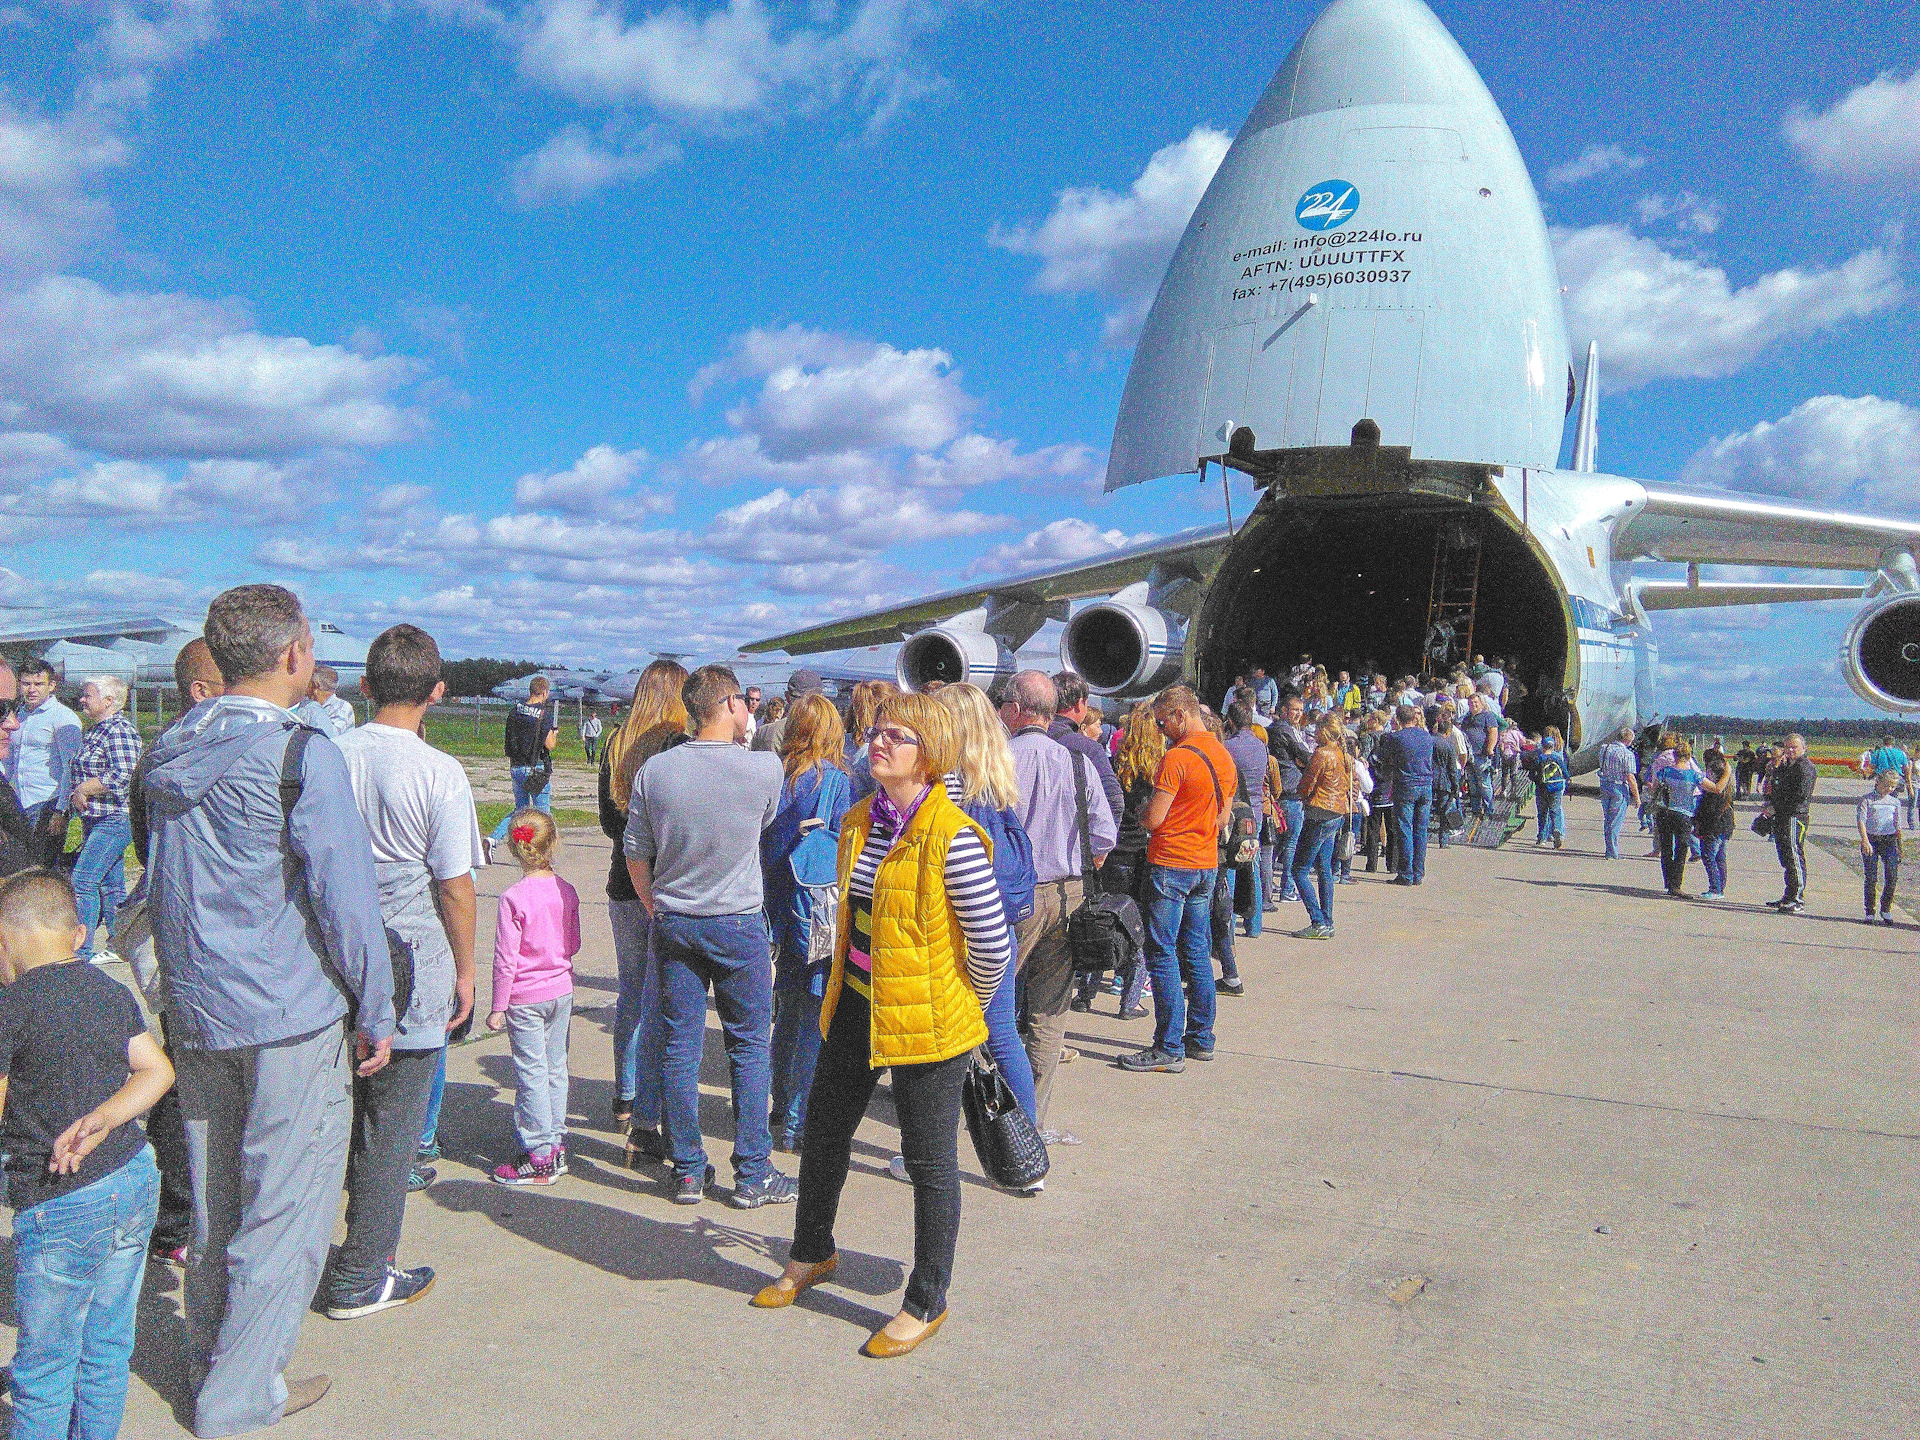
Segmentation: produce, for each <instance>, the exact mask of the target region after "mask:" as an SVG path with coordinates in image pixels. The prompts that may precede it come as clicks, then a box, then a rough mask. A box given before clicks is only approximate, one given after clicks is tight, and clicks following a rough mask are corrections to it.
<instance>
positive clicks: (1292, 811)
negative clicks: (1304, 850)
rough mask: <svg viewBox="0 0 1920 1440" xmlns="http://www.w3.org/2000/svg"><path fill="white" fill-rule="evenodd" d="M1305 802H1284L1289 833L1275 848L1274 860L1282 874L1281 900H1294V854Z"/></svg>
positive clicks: (1281, 808) (1282, 807) (1298, 838)
mask: <svg viewBox="0 0 1920 1440" xmlns="http://www.w3.org/2000/svg"><path fill="white" fill-rule="evenodd" d="M1306 808H1307V805H1306V802H1305V801H1304V800H1282V801H1281V802H1280V813H1281V814H1282V815H1284V816H1286V817H1287V833H1286V834H1284V835H1282V836H1281V837H1280V843H1279V844H1278V845H1277V846H1275V847H1274V857H1273V858H1274V860H1275V862H1276V864H1277V867H1278V869H1279V872H1280V898H1281V899H1282V900H1291V899H1293V852H1294V850H1295V848H1296V847H1297V846H1298V845H1299V844H1300V816H1301V814H1302V813H1303V812H1304V811H1305V810H1306Z"/></svg>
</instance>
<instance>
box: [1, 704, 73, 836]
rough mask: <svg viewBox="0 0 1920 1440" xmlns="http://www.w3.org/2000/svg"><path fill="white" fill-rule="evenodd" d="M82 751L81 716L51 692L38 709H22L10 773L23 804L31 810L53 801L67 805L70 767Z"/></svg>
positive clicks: (59, 804)
mask: <svg viewBox="0 0 1920 1440" xmlns="http://www.w3.org/2000/svg"><path fill="white" fill-rule="evenodd" d="M79 753H80V717H79V716H78V715H75V714H74V713H73V711H71V710H69V709H68V708H67V707H66V706H64V705H62V704H61V703H60V702H59V701H58V700H56V699H54V698H53V697H52V696H51V695H49V696H48V697H47V698H46V699H45V700H43V701H41V702H40V708H39V709H38V710H22V711H21V712H20V728H19V729H18V730H17V731H15V732H14V736H13V753H12V754H11V756H9V757H8V760H7V776H8V778H9V779H10V780H12V781H13V792H14V794H16V795H18V796H19V797H20V803H21V805H23V806H25V807H26V808H28V809H31V808H32V807H33V806H35V805H42V804H45V803H46V802H47V801H49V800H51V801H53V802H54V808H55V809H59V810H64V809H66V806H67V788H68V785H67V778H68V777H67V767H68V766H69V765H70V764H72V763H73V757H74V756H76V755H78V754H79Z"/></svg>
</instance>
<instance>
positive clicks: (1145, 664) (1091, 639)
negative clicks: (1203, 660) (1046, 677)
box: [1060, 596, 1187, 695]
mask: <svg viewBox="0 0 1920 1440" xmlns="http://www.w3.org/2000/svg"><path fill="white" fill-rule="evenodd" d="M1186 644H1187V620H1186V617H1185V616H1182V615H1177V614H1175V613H1173V612H1172V611H1170V610H1162V609H1161V608H1159V607H1158V606H1155V605H1141V604H1137V603H1134V602H1132V601H1130V600H1123V599H1121V598H1119V597H1118V596H1115V597H1114V598H1113V599H1111V600H1098V601H1095V602H1094V603H1093V604H1091V605H1088V606H1086V607H1085V608H1084V609H1082V610H1081V611H1080V613H1079V614H1077V615H1075V616H1074V617H1073V618H1072V619H1071V620H1069V621H1068V622H1067V630H1066V633H1065V634H1064V635H1062V636H1061V637H1060V664H1061V666H1062V667H1063V668H1064V669H1067V670H1071V671H1073V672H1074V673H1075V674H1076V675H1078V676H1080V677H1081V678H1082V679H1083V680H1085V681H1086V682H1087V688H1088V689H1090V690H1092V691H1093V692H1094V694H1096V695H1149V694H1152V693H1153V692H1154V691H1156V690H1160V689H1164V688H1165V687H1166V686H1168V685H1172V684H1174V683H1176V682H1177V681H1178V680H1179V679H1180V673H1181V670H1182V668H1183V666H1184V664H1185V650H1186Z"/></svg>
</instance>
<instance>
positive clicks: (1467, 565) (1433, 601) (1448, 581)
mask: <svg viewBox="0 0 1920 1440" xmlns="http://www.w3.org/2000/svg"><path fill="white" fill-rule="evenodd" d="M1479 599H1480V532H1479V530H1478V529H1477V528H1475V527H1473V526H1471V525H1457V526H1456V525H1449V526H1446V527H1444V528H1442V529H1441V531H1440V533H1439V534H1438V535H1436V536H1435V537H1434V540H1433V578H1432V581H1431V582H1430V584H1429V586H1428V589H1427V628H1426V638H1425V641H1424V642H1423V645H1424V652H1425V653H1424V655H1423V656H1422V659H1423V660H1424V662H1425V665H1426V668H1427V669H1428V670H1430V671H1435V672H1443V671H1445V670H1446V669H1448V668H1449V667H1450V666H1452V665H1455V664H1457V663H1459V662H1460V661H1462V660H1466V659H1470V658H1471V657H1472V655H1473V612H1474V607H1475V605H1476V604H1477V602H1478V601H1479Z"/></svg>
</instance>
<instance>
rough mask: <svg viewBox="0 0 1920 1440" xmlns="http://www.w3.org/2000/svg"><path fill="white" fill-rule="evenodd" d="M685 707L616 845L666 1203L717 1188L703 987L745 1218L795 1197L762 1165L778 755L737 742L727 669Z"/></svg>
mask: <svg viewBox="0 0 1920 1440" xmlns="http://www.w3.org/2000/svg"><path fill="white" fill-rule="evenodd" d="M681 698H682V699H683V700H684V701H685V703H686V707H687V719H688V722H689V724H690V725H691V726H692V728H693V739H692V741H691V742H689V743H687V744H684V745H678V746H675V747H674V748H673V749H671V750H663V751H662V752H661V753H660V754H658V755H656V756H654V757H653V758H652V759H651V760H649V761H647V763H646V764H644V765H642V766H641V767H640V772H639V774H637V775H635V776H634V780H633V798H632V801H631V803H630V804H629V805H628V807H627V832H626V839H625V841H624V842H623V843H624V845H625V848H626V854H627V873H628V874H629V875H630V876H631V877H632V879H633V892H634V895H635V896H636V897H637V898H638V899H639V901H640V903H641V905H642V906H644V907H645V908H646V911H647V913H648V914H649V915H651V916H652V917H653V947H654V954H655V956H656V957H657V958H658V961H659V965H660V1009H661V1018H662V1020H663V1022H664V1024H665V1029H666V1062H665V1070H666V1073H665V1077H664V1099H665V1104H664V1107H663V1114H662V1120H663V1123H664V1124H665V1127H666V1142H667V1153H668V1155H669V1156H670V1157H671V1158H672V1160H673V1200H674V1203H675V1204H677V1205H698V1204H699V1203H700V1200H701V1197H702V1196H703V1195H704V1194H705V1191H706V1185H707V1182H708V1181H709V1180H711V1179H712V1178H713V1167H712V1166H711V1165H709V1164H707V1155H706V1151H705V1150H704V1149H703V1148H702V1147H701V1143H700V1053H701V1050H702V1048H703V1046H704V1042H705V1038H706V1029H707V990H708V988H709V987H711V988H712V990H713V1000H714V1004H715V1005H716V1006H717V1007H718V1008H719V1011H720V1025H721V1029H722V1032H723V1033H724V1035H725V1037H726V1044H727V1062H728V1065H729V1066H730V1067H731V1069H732V1071H733V1113H734V1142H733V1177H734V1183H733V1194H732V1195H731V1196H730V1197H729V1202H730V1203H731V1204H732V1205H733V1206H734V1207H735V1208H737V1209H741V1210H752V1209H755V1208H757V1207H759V1206H761V1205H788V1204H792V1203H793V1200H794V1198H795V1196H796V1195H797V1194H798V1191H797V1190H796V1189H795V1187H794V1183H793V1181H792V1180H791V1179H790V1178H788V1177H787V1176H785V1175H783V1174H781V1173H780V1172H779V1171H778V1170H775V1169H774V1168H773V1166H772V1164H771V1163H770V1161H769V1158H768V1157H769V1155H770V1154H771V1152H772V1150H773V1137H772V1135H771V1134H770V1133H769V1130H768V1127H767V1103H768V1092H769V1090H770V1088H771V1082H772V1076H771V1069H770V1065H769V1061H768V1053H767V1048H768V1039H769V1035H770V1033H771V1031H772V1027H773V946H772V942H771V939H770V937H769V936H768V934H767V921H766V916H765V914H764V913H763V912H762V909H761V907H762V905H763V903H764V899H765V897H764V895H763V893H762V890H761V884H760V832H761V831H762V830H764V829H766V827H767V826H768V825H770V824H772V823H773V817H774V812H775V811H776V810H778V809H779V806H780V790H781V786H782V784H783V783H784V777H783V775H782V773H781V769H780V759H779V757H778V756H777V755H769V754H766V753H765V752H758V753H756V752H754V751H751V750H748V749H746V748H745V746H744V745H743V743H742V742H743V741H744V740H745V739H746V736H747V722H748V720H749V718H750V717H749V714H748V710H747V704H746V697H745V696H744V695H742V694H741V693H740V682H739V680H738V679H736V678H735V677H734V673H733V671H731V670H729V669H728V668H727V667H726V666H724V665H703V666H701V667H700V668H699V669H698V670H696V671H694V672H693V674H692V675H690V676H688V677H687V683H686V684H685V686H683V687H682V689H681Z"/></svg>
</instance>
